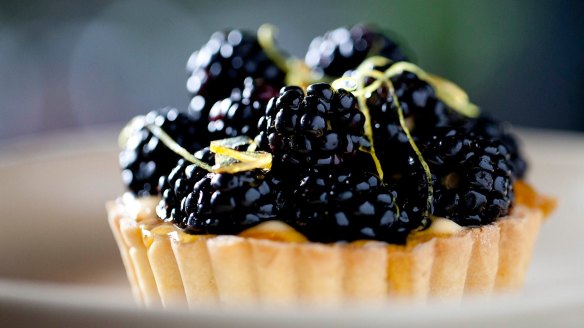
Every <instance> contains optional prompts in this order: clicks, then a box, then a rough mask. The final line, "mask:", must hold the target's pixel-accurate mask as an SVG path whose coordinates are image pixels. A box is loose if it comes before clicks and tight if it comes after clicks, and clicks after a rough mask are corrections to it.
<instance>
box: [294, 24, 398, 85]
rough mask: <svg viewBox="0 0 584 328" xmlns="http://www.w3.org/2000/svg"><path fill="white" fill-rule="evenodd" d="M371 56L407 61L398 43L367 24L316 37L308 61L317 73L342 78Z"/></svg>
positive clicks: (309, 51)
mask: <svg viewBox="0 0 584 328" xmlns="http://www.w3.org/2000/svg"><path fill="white" fill-rule="evenodd" d="M370 56H383V57H386V58H388V59H391V60H393V61H403V60H406V57H405V56H404V55H403V54H402V53H401V50H400V49H399V48H398V46H397V44H396V43H395V42H393V41H392V40H391V39H389V38H388V37H387V36H385V35H383V34H382V33H380V32H379V31H377V30H376V29H375V28H373V27H370V26H364V25H355V26H353V27H352V28H351V29H347V28H345V27H340V28H337V29H336V30H333V31H329V32H327V33H325V34H324V35H323V36H319V37H316V38H315V39H314V40H312V42H311V43H310V46H309V48H308V52H307V53H306V58H305V60H306V63H307V64H308V65H309V66H310V67H311V68H312V69H313V70H315V71H317V72H321V73H324V74H326V75H328V76H332V77H340V76H342V75H343V74H344V73H345V72H346V71H348V70H352V69H355V68H357V66H359V64H361V62H363V60H365V58H367V57H370Z"/></svg>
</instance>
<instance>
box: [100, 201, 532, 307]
mask: <svg viewBox="0 0 584 328" xmlns="http://www.w3.org/2000/svg"><path fill="white" fill-rule="evenodd" d="M125 207H127V205H126V204H124V203H123V202H119V201H118V202H115V203H110V204H108V212H109V221H110V226H111V227H112V230H113V233H114V237H115V238H116V241H117V242H118V246H119V247H120V252H121V254H122V259H123V262H124V265H125V267H126V270H127V272H128V278H129V280H130V283H131V284H132V286H133V290H134V292H135V296H136V299H137V300H138V301H139V302H141V304H144V305H145V306H159V305H162V306H165V307H170V306H172V307H177V306H178V307H180V306H187V304H188V306H189V307H191V308H194V307H200V306H203V305H213V304H221V305H225V306H235V305H242V304H256V303H262V304H264V305H265V306H280V305H298V304H320V305H334V304H339V303H342V302H355V301H375V300H378V301H379V300H385V299H408V300H412V301H422V302H423V301H425V300H427V299H428V298H433V299H460V298H461V297H463V296H466V295H477V294H480V295H489V294H491V293H492V292H493V290H505V291H506V290H510V289H517V288H519V287H520V286H521V285H522V283H523V279H524V276H525V273H526V270H527V267H528V264H529V260H530V258H531V251H532V249H533V245H534V242H535V239H536V236H537V232H538V230H539V227H540V225H541V222H542V218H543V216H542V212H541V211H540V210H537V209H529V208H526V207H516V208H515V209H514V211H513V213H512V215H511V216H509V217H506V218H504V219H501V220H499V221H497V223H496V224H493V225H489V226H484V227H479V228H472V229H464V230H462V231H460V232H457V233H454V234H452V235H450V236H444V235H440V236H432V235H424V236H423V238H412V239H410V240H409V241H408V243H407V244H406V245H404V246H400V245H389V244H386V243H382V242H361V243H352V244H342V243H337V244H320V243H310V242H304V243H303V242H286V241H279V240H266V239H258V238H253V237H250V236H248V237H241V236H191V235H186V234H184V233H183V232H181V231H179V230H177V229H175V228H174V227H172V226H171V225H168V224H165V223H159V221H158V220H156V219H155V218H153V217H152V215H153V214H152V211H135V210H132V211H130V210H128V209H126V208H125ZM149 216H150V217H149Z"/></svg>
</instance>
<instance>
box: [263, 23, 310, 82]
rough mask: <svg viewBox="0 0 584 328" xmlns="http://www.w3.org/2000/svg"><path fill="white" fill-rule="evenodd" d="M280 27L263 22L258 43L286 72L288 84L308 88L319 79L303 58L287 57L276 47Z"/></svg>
mask: <svg viewBox="0 0 584 328" xmlns="http://www.w3.org/2000/svg"><path fill="white" fill-rule="evenodd" d="M277 33H278V29H277V28H276V27H275V26H273V25H271V24H263V25H262V26H260V27H259V28H258V32H257V38H258V43H259V44H260V46H261V47H262V49H263V50H264V52H265V53H266V55H267V56H268V58H270V59H271V60H272V61H273V62H274V63H275V64H276V66H278V68H279V69H280V70H282V71H283V72H285V73H286V85H298V86H301V87H304V88H306V87H307V86H308V85H309V84H311V83H313V82H316V81H317V80H319V79H318V78H317V77H315V76H314V75H313V73H312V71H311V70H310V68H309V67H308V66H307V65H306V64H305V63H304V61H303V60H301V59H298V58H295V57H287V56H285V55H284V54H282V52H281V51H280V50H279V49H278V47H276V44H275V42H274V40H275V36H276V34H277Z"/></svg>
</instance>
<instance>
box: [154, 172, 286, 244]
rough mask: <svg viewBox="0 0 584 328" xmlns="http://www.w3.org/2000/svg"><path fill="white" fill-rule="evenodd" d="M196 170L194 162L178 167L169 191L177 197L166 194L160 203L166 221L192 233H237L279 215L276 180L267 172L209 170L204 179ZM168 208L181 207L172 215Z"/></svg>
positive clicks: (161, 212)
mask: <svg viewBox="0 0 584 328" xmlns="http://www.w3.org/2000/svg"><path fill="white" fill-rule="evenodd" d="M195 171H196V168H194V169H193V168H192V165H190V166H186V167H184V168H183V167H182V166H181V165H180V164H179V166H177V174H175V177H174V180H175V182H174V186H173V187H172V190H171V191H169V192H168V194H169V195H170V194H173V193H174V196H173V197H165V198H164V200H163V201H162V204H161V205H160V206H159V208H160V209H163V210H161V211H160V212H159V215H164V217H163V219H164V220H167V221H170V222H173V223H174V224H176V225H177V226H179V227H181V228H182V229H184V230H185V231H186V232H188V233H191V234H237V233H240V232H242V231H243V230H245V229H247V228H250V227H252V226H254V225H256V224H259V223H261V222H264V221H267V220H273V219H275V218H276V193H275V191H274V182H273V181H272V179H271V176H270V175H269V174H266V173H265V172H264V171H262V170H257V169H256V170H251V171H244V172H238V173H235V174H228V173H207V174H205V175H203V176H202V177H200V178H199V173H198V172H195ZM183 181H184V182H183ZM169 185H172V184H169ZM168 208H172V209H176V208H178V210H175V211H174V213H175V215H170V216H168V210H167V209H168ZM171 213H172V210H171Z"/></svg>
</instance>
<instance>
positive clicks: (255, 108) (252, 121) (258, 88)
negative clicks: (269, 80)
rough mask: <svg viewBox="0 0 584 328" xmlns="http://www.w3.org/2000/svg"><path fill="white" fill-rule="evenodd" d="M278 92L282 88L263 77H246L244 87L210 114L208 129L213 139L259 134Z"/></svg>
mask: <svg viewBox="0 0 584 328" xmlns="http://www.w3.org/2000/svg"><path fill="white" fill-rule="evenodd" d="M277 95H278V89H276V88H274V87H273V86H271V85H269V84H265V83H264V82H263V80H261V79H255V80H254V79H252V78H246V79H245V87H244V89H243V90H240V89H234V90H233V92H232V93H231V97H229V98H226V99H223V100H220V101H218V102H216V103H215V105H213V107H212V108H211V111H210V113H209V125H208V130H209V133H210V134H211V139H213V140H217V139H224V138H231V137H237V136H240V135H247V136H249V137H251V138H253V137H255V136H256V135H257V134H258V132H259V131H258V128H257V125H258V120H259V118H260V117H261V116H262V115H264V113H265V111H266V104H267V103H268V101H269V100H270V99H271V98H273V97H275V96H277Z"/></svg>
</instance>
